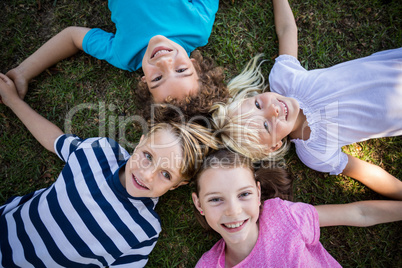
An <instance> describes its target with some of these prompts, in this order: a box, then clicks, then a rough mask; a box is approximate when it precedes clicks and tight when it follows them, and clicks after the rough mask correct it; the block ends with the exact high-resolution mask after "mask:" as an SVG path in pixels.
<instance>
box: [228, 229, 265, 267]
mask: <svg viewBox="0 0 402 268" xmlns="http://www.w3.org/2000/svg"><path fill="white" fill-rule="evenodd" d="M256 225H257V229H259V228H258V223H257V224H256ZM258 233H259V232H258V230H257V232H256V237H249V239H247V240H246V241H243V242H241V243H236V244H228V243H226V248H225V267H233V266H235V265H237V264H239V263H240V262H241V261H242V260H244V259H245V258H247V256H248V255H249V254H250V253H251V251H252V250H253V248H254V246H255V244H256V243H257V239H258ZM225 242H226V241H225Z"/></svg>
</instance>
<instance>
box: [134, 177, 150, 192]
mask: <svg viewBox="0 0 402 268" xmlns="http://www.w3.org/2000/svg"><path fill="white" fill-rule="evenodd" d="M133 179H134V181H135V182H136V183H137V184H138V185H139V186H141V187H143V188H145V189H148V190H149V188H148V187H146V186H145V185H144V184H142V183H141V182H140V181H139V180H138V179H137V177H136V176H134V175H133Z"/></svg>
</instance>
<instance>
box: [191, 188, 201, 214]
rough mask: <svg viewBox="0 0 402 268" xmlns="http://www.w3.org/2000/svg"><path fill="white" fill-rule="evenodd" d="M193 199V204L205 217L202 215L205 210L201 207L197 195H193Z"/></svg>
mask: <svg viewBox="0 0 402 268" xmlns="http://www.w3.org/2000/svg"><path fill="white" fill-rule="evenodd" d="M191 197H192V198H193V203H194V206H195V208H196V209H197V210H198V211H199V212H200V214H201V215H203V214H202V211H203V209H202V207H201V203H200V199H199V198H198V196H197V194H196V193H192V194H191Z"/></svg>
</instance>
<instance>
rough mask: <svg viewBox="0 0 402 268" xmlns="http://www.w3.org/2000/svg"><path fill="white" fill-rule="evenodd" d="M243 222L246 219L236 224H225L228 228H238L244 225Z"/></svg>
mask: <svg viewBox="0 0 402 268" xmlns="http://www.w3.org/2000/svg"><path fill="white" fill-rule="evenodd" d="M243 223H244V221H243V222H239V223H235V224H224V225H225V226H226V227H227V228H237V227H239V226H242V225H243Z"/></svg>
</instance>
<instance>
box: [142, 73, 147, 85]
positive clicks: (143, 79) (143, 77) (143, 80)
mask: <svg viewBox="0 0 402 268" xmlns="http://www.w3.org/2000/svg"><path fill="white" fill-rule="evenodd" d="M141 82H143V83H146V82H147V79H145V75H144V76H142V77H141Z"/></svg>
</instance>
